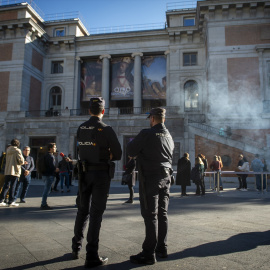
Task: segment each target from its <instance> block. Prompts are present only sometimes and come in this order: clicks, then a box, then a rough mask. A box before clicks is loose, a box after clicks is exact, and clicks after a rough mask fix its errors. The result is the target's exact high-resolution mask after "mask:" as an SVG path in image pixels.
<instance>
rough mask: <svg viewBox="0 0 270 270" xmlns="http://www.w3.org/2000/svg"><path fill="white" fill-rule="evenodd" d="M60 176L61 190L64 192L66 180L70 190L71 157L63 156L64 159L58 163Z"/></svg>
mask: <svg viewBox="0 0 270 270" xmlns="http://www.w3.org/2000/svg"><path fill="white" fill-rule="evenodd" d="M60 155H61V154H60ZM58 168H59V176H60V180H61V192H62V193H63V192H64V180H65V183H66V185H67V192H70V189H69V171H70V162H69V158H68V157H66V156H62V160H61V161H60V162H59V163H58Z"/></svg>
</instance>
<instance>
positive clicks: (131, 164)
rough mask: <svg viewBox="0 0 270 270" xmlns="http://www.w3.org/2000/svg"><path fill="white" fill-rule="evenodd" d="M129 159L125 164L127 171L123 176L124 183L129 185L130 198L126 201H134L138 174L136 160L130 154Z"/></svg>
mask: <svg viewBox="0 0 270 270" xmlns="http://www.w3.org/2000/svg"><path fill="white" fill-rule="evenodd" d="M128 158H129V160H128V162H127V164H126V165H125V166H124V169H125V172H124V174H123V176H122V185H128V188H129V199H128V200H127V201H126V202H125V203H133V198H134V189H133V187H134V186H135V180H136V174H135V172H134V170H135V168H136V161H135V159H134V158H132V157H130V156H128Z"/></svg>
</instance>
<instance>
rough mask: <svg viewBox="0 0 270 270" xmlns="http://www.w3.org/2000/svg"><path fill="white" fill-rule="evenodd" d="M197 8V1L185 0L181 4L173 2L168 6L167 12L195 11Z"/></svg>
mask: <svg viewBox="0 0 270 270" xmlns="http://www.w3.org/2000/svg"><path fill="white" fill-rule="evenodd" d="M196 7H197V1H196V0H184V1H181V2H172V3H167V4H166V8H167V11H172V10H181V9H195V8H196Z"/></svg>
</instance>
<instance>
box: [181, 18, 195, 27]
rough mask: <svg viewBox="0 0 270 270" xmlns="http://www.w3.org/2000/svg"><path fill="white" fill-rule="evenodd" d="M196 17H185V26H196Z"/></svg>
mask: <svg viewBox="0 0 270 270" xmlns="http://www.w3.org/2000/svg"><path fill="white" fill-rule="evenodd" d="M194 25H195V18H194V17H186V18H184V26H194Z"/></svg>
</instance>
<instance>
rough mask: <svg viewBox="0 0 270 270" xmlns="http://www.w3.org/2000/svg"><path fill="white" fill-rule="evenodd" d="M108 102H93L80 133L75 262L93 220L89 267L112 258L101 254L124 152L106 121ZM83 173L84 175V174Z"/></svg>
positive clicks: (73, 242) (73, 251)
mask: <svg viewBox="0 0 270 270" xmlns="http://www.w3.org/2000/svg"><path fill="white" fill-rule="evenodd" d="M104 112H105V101H104V99H103V98H101V97H97V98H91V99H90V108H89V113H90V115H91V117H90V119H89V120H88V121H86V122H84V123H83V124H81V125H80V126H79V128H78V131H77V140H78V147H79V174H81V175H80V176H79V181H80V184H79V193H78V197H77V206H78V212H77V216H76V220H75V226H74V237H73V238H72V255H73V259H78V258H79V252H80V250H81V248H82V242H83V238H84V230H85V228H86V225H87V221H88V219H89V227H88V232H87V245H86V261H85V267H86V268H92V267H95V266H98V265H104V264H106V263H107V261H108V258H105V257H100V256H99V254H98V247H99V232H100V227H101V222H102V215H103V213H104V211H105V209H106V203H107V195H108V192H109V188H110V180H111V175H110V164H111V162H110V161H113V160H120V159H121V156H122V150H121V146H120V143H119V141H118V139H117V136H116V134H115V132H114V130H113V129H112V127H110V126H107V125H106V124H105V123H103V122H102V117H103V115H104ZM80 171H82V173H80Z"/></svg>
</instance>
